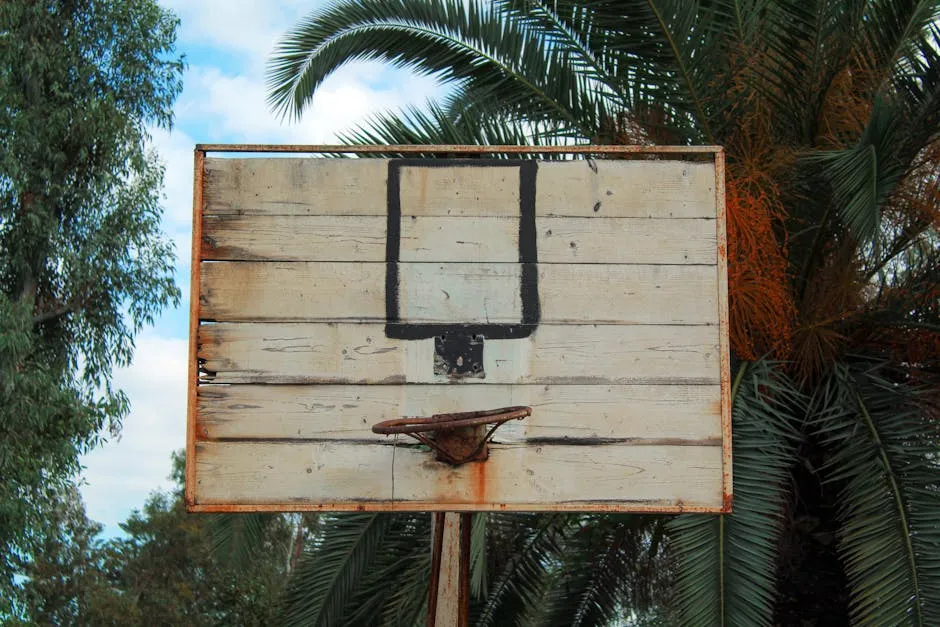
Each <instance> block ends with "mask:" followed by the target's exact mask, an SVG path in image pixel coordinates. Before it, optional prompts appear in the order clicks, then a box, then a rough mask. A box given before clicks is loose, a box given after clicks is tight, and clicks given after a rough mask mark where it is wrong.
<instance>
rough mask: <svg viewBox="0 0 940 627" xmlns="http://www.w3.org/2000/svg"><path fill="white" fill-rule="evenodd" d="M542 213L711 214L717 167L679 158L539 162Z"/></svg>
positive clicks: (537, 205) (642, 215)
mask: <svg viewBox="0 0 940 627" xmlns="http://www.w3.org/2000/svg"><path fill="white" fill-rule="evenodd" d="M535 206H536V207H537V212H538V215H540V216H607V217H638V218H714V217H715V215H716V214H715V165H714V163H693V162H677V161H618V160H604V159H599V160H584V161H557V162H541V163H539V174H538V184H537V192H536V201H535Z"/></svg>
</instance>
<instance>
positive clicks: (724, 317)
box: [715, 150, 734, 512]
mask: <svg viewBox="0 0 940 627" xmlns="http://www.w3.org/2000/svg"><path fill="white" fill-rule="evenodd" d="M715 214H716V220H715V226H716V228H717V232H716V238H717V243H718V328H719V333H718V353H719V360H720V361H719V371H720V377H721V435H722V441H723V443H722V461H721V469H722V472H721V476H722V494H723V496H724V499H723V504H722V511H723V512H730V511H731V497H732V494H733V492H734V489H733V477H732V461H733V460H732V457H731V355H730V350H731V347H730V342H729V337H728V335H729V324H728V238H727V234H726V232H725V221H726V215H725V153H724V151H722V150H719V151H717V152H716V153H715Z"/></svg>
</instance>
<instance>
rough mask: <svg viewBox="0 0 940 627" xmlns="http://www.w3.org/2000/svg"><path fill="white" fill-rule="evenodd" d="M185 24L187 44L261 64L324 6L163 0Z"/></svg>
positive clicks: (290, 1) (289, 0) (282, 0)
mask: <svg viewBox="0 0 940 627" xmlns="http://www.w3.org/2000/svg"><path fill="white" fill-rule="evenodd" d="M161 4H162V5H163V6H165V7H167V8H169V9H172V10H173V11H174V12H175V13H176V14H177V15H178V16H179V17H180V21H181V29H180V40H181V42H182V43H183V44H188V45H198V46H211V47H214V48H218V49H220V50H224V51H226V52H229V53H232V52H234V53H238V54H241V55H244V56H245V57H247V58H250V59H252V60H254V61H255V62H258V61H259V60H263V59H264V58H265V57H266V56H267V55H268V53H270V52H271V50H272V48H273V45H274V42H275V41H276V40H277V39H278V38H279V37H280V36H281V35H283V34H284V33H285V32H286V31H287V30H288V29H290V28H291V27H293V26H294V25H295V24H296V23H297V22H298V20H299V19H301V18H302V17H304V16H305V15H307V14H308V13H310V12H311V11H313V10H316V9H317V8H318V7H320V6H322V5H323V3H322V2H310V0H279V1H278V2H276V3H275V2H270V1H269V0H195V1H194V0H163V1H162V2H161Z"/></svg>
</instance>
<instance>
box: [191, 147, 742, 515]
mask: <svg viewBox="0 0 940 627" xmlns="http://www.w3.org/2000/svg"><path fill="white" fill-rule="evenodd" d="M208 153H299V154H303V153H306V154H322V155H331V154H336V155H339V154H381V155H389V154H400V155H427V154H439V155H448V156H452V155H486V154H531V155H545V154H557V155H565V154H571V155H651V156H652V155H662V156H664V157H666V158H671V157H673V156H674V157H675V158H680V157H682V156H683V155H700V156H703V157H704V156H706V155H711V156H712V157H713V159H714V163H715V201H716V220H715V222H716V228H717V233H716V235H717V243H718V263H717V271H718V292H719V293H718V320H719V352H720V357H719V358H720V389H721V393H720V394H721V401H720V403H721V434H722V435H721V440H722V441H721V448H722V464H721V465H722V505H721V506H720V507H717V508H716V507H704V506H697V505H696V506H693V505H685V504H683V503H681V502H678V503H677V502H673V501H669V502H663V501H643V502H631V503H629V505H627V506H624V505H623V504H616V503H611V502H607V501H583V502H577V503H532V504H526V505H524V506H510V505H507V504H506V503H485V504H477V503H440V502H436V501H409V502H368V503H338V502H333V503H264V504H255V503H242V504H204V503H197V502H196V494H195V486H196V483H195V482H196V463H197V462H196V455H197V450H196V447H197V443H198V439H199V437H198V434H197V433H196V425H197V414H198V410H199V408H198V403H199V399H198V383H199V363H198V348H199V347H198V331H199V324H200V306H199V305H200V303H199V291H200V290H199V287H200V275H199V266H200V262H201V261H202V215H203V209H204V199H203V188H204V183H205V159H206V155H207V154H208ZM193 181H194V185H193V231H192V262H191V268H190V311H189V314H190V315H189V368H188V370H189V380H188V381H187V397H188V407H187V420H186V471H185V476H186V486H185V491H184V495H185V501H186V507H187V510H188V511H190V512H246V513H247V512H300V511H318V512H329V511H351V510H352V511H389V512H393V511H394V512H423V511H443V510H446V511H452V512H474V511H478V512H482V511H530V512H548V511H557V512H585V511H594V512H635V513H659V514H680V513H706V514H726V513H730V512H731V507H732V501H733V490H732V447H731V361H730V353H729V351H730V342H729V335H728V334H729V328H728V278H727V267H728V244H727V237H726V226H725V224H726V209H725V156H724V150H723V148H722V147H721V146H601V145H593V144H590V145H589V144H581V145H572V146H513V145H486V146H476V145H462V144H461V145H398V144H395V145H363V146H348V145H335V144H311V145H303V144H196V146H195V150H194V178H193ZM477 466H482V464H478V465H477ZM481 472H482V471H481Z"/></svg>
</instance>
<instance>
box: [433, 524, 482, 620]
mask: <svg viewBox="0 0 940 627" xmlns="http://www.w3.org/2000/svg"><path fill="white" fill-rule="evenodd" d="M433 516H434V519H433V520H434V525H433V527H432V529H431V534H432V538H433V541H432V545H431V581H430V582H429V583H430V586H429V590H428V618H427V626H428V627H469V624H470V524H471V516H472V514H465V513H454V512H446V513H443V512H437V513H435V514H434V515H433Z"/></svg>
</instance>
